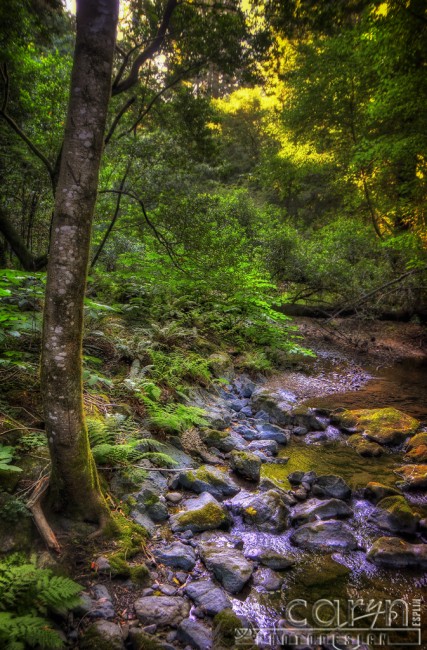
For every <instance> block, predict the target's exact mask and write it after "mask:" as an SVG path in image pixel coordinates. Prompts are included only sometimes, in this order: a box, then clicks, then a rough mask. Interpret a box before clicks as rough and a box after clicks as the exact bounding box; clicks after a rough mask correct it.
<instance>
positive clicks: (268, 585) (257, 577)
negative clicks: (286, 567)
mask: <svg viewBox="0 0 427 650" xmlns="http://www.w3.org/2000/svg"><path fill="white" fill-rule="evenodd" d="M253 583H254V585H255V586H257V587H263V588H264V589H265V590H266V591H278V590H279V589H280V587H281V586H282V584H283V578H282V576H280V575H279V574H278V573H276V572H275V571H273V570H272V569H269V568H268V567H265V568H264V567H262V568H260V569H257V571H255V573H254V574H253Z"/></svg>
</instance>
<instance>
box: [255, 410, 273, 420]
mask: <svg viewBox="0 0 427 650" xmlns="http://www.w3.org/2000/svg"><path fill="white" fill-rule="evenodd" d="M254 417H255V419H256V420H264V422H270V416H269V414H268V413H267V412H266V411H257V412H256V413H255V416H254Z"/></svg>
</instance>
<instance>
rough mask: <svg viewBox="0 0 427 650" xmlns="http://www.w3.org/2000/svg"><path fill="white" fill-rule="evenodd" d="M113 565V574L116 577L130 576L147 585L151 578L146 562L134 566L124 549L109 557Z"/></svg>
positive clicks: (138, 582) (133, 579)
mask: <svg viewBox="0 0 427 650" xmlns="http://www.w3.org/2000/svg"><path fill="white" fill-rule="evenodd" d="M108 561H109V563H110V566H111V575H112V577H114V578H130V579H131V580H132V582H134V583H135V584H138V585H145V584H147V583H148V581H149V579H150V572H149V570H148V569H147V567H146V566H145V564H138V565H135V566H132V565H131V564H129V562H127V560H126V557H125V554H124V552H123V551H119V552H117V553H113V554H112V555H110V556H109V557H108Z"/></svg>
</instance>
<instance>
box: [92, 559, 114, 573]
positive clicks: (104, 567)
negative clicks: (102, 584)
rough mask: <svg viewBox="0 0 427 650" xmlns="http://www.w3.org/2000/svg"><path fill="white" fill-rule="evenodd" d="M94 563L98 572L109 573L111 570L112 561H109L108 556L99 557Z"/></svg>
mask: <svg viewBox="0 0 427 650" xmlns="http://www.w3.org/2000/svg"><path fill="white" fill-rule="evenodd" d="M94 564H95V566H94V569H95V571H97V572H98V573H107V574H108V573H110V571H111V565H110V562H109V561H108V559H107V558H106V557H98V558H97V559H96V560H95V562H94Z"/></svg>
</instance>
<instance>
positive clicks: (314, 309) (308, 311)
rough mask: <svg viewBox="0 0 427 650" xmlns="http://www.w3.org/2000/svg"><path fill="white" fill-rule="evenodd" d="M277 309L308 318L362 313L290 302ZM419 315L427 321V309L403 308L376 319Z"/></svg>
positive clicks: (396, 318) (395, 319)
mask: <svg viewBox="0 0 427 650" xmlns="http://www.w3.org/2000/svg"><path fill="white" fill-rule="evenodd" d="M277 311H279V312H280V313H282V314H285V315H286V316H296V317H297V316H301V317H306V318H325V319H326V318H336V317H338V315H339V317H340V318H346V317H349V316H357V314H359V313H360V310H357V309H355V308H348V309H344V310H341V309H340V307H339V305H337V306H335V307H324V306H322V305H313V306H311V305H300V304H293V303H289V304H286V305H281V306H280V307H277ZM414 316H417V317H418V318H419V319H420V321H421V322H422V323H427V309H426V308H419V309H412V310H409V309H406V310H405V309H402V310H399V311H383V312H380V313H376V314H375V319H376V320H391V321H399V322H403V323H407V322H409V321H410V320H411V318H413V317H414Z"/></svg>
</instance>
